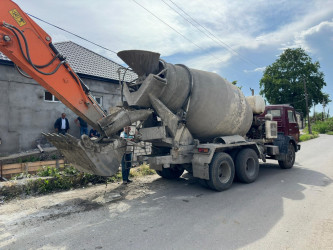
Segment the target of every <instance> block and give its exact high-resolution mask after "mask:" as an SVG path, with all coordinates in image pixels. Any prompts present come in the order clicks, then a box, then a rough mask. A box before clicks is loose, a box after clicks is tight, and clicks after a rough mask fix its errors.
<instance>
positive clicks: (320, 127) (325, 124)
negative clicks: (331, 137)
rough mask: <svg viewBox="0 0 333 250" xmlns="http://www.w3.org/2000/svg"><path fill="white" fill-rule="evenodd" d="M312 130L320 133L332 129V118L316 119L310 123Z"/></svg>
mask: <svg viewBox="0 0 333 250" xmlns="http://www.w3.org/2000/svg"><path fill="white" fill-rule="evenodd" d="M312 130H313V131H316V132H318V133H320V134H325V133H327V132H329V131H333V118H329V119H327V120H326V121H317V122H316V123H315V124H313V125H312Z"/></svg>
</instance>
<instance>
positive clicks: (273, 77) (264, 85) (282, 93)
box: [260, 48, 331, 114]
mask: <svg viewBox="0 0 333 250" xmlns="http://www.w3.org/2000/svg"><path fill="white" fill-rule="evenodd" d="M319 69H320V64H319V62H314V63H313V62H312V59H311V58H310V56H308V55H307V54H306V53H305V51H304V50H303V49H301V48H297V49H286V50H285V51H284V52H283V53H282V54H281V55H280V57H279V58H278V59H277V60H276V61H275V62H274V63H273V64H272V65H270V66H268V67H267V68H266V69H265V71H264V75H263V77H262V78H261V80H260V94H261V95H264V96H265V98H266V99H267V101H268V102H269V103H271V104H291V105H293V106H294V107H295V109H297V110H301V111H302V112H303V114H306V113H307V111H308V110H306V104H305V92H304V83H306V89H307V93H308V102H309V108H310V107H311V106H313V105H315V104H318V103H323V102H325V103H328V102H330V101H331V100H330V99H329V95H328V94H326V93H323V92H322V88H323V87H324V86H326V82H325V80H324V73H323V72H321V71H319Z"/></svg>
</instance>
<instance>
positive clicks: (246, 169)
mask: <svg viewBox="0 0 333 250" xmlns="http://www.w3.org/2000/svg"><path fill="white" fill-rule="evenodd" d="M235 168H236V176H237V180H239V181H240V182H243V183H251V182H254V181H255V180H256V179H257V177H258V174H259V160H258V155H257V153H256V152H255V151H254V150H253V149H251V148H245V149H243V150H241V151H240V152H239V153H238V155H237V157H236V161H235Z"/></svg>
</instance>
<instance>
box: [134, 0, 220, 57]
mask: <svg viewBox="0 0 333 250" xmlns="http://www.w3.org/2000/svg"><path fill="white" fill-rule="evenodd" d="M132 1H133V2H135V3H136V4H137V5H139V6H140V7H141V8H143V9H144V10H146V11H147V12H148V13H150V14H151V15H153V16H154V17H155V18H157V19H158V20H159V21H161V22H162V23H164V24H165V25H167V26H168V27H169V28H170V29H172V30H173V31H175V32H176V33H178V34H179V35H181V36H182V37H183V38H184V39H185V40H187V41H188V42H190V43H192V44H194V45H195V46H196V47H198V48H199V49H201V50H205V49H204V48H202V47H200V46H199V45H197V44H196V43H194V42H193V41H192V40H191V39H189V38H187V37H186V36H185V35H183V34H182V33H180V32H179V31H178V30H176V29H175V28H173V27H172V26H171V25H169V24H168V23H167V22H165V21H163V20H162V19H161V18H159V17H158V16H156V15H155V14H154V13H153V12H151V11H150V10H148V9H147V8H146V7H144V6H143V5H141V4H139V3H138V2H137V1H136V0H132ZM209 54H210V55H211V56H212V57H214V58H215V59H217V60H219V61H221V62H224V61H223V60H221V59H220V58H218V57H216V56H215V55H213V54H211V53H209Z"/></svg>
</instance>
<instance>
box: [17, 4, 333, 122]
mask: <svg viewBox="0 0 333 250" xmlns="http://www.w3.org/2000/svg"><path fill="white" fill-rule="evenodd" d="M14 2H16V3H17V4H18V5H19V6H20V7H21V9H22V10H23V11H25V12H27V13H29V14H31V15H33V16H36V17H38V18H40V19H42V20H45V21H47V22H49V23H52V24H54V25H56V26H59V27H61V28H63V29H65V30H68V31H70V32H73V33H75V34H77V35H79V36H81V37H84V38H86V39H88V40H90V41H92V42H94V43H97V44H99V45H101V46H103V47H106V48H108V49H109V50H111V51H113V52H111V51H109V50H105V49H102V48H100V47H98V46H95V45H93V44H91V43H88V42H86V41H84V40H82V39H79V38H77V37H75V36H73V35H70V34H68V33H66V32H64V31H62V30H59V29H56V28H54V27H52V26H50V25H48V24H45V23H43V22H41V21H39V20H36V19H34V20H35V21H36V22H37V23H38V24H39V25H40V26H41V27H42V28H43V29H44V30H45V31H46V32H47V33H48V34H49V35H50V36H51V37H52V39H53V42H62V41H73V42H75V43H77V44H79V45H82V46H84V47H86V48H88V49H90V50H92V51H94V52H96V53H99V54H101V55H103V56H105V57H107V58H109V59H111V60H113V61H115V62H117V63H120V64H123V62H122V61H121V60H120V59H119V58H118V57H117V55H116V53H114V52H118V51H121V50H129V49H139V50H149V51H154V52H158V53H160V54H161V58H162V59H164V60H166V61H167V62H169V63H174V64H177V63H178V64H185V65H186V66H188V67H190V68H195V69H200V70H205V71H212V72H215V73H217V74H219V75H220V76H222V77H223V78H226V79H227V80H229V81H237V82H238V85H239V86H242V91H243V92H244V94H245V96H249V95H251V91H250V88H252V89H254V91H255V94H259V91H260V88H259V81H260V79H261V78H262V76H263V71H264V69H265V67H267V66H269V65H271V64H272V63H274V62H275V61H276V60H277V59H278V57H279V55H281V53H283V51H284V50H285V49H286V48H302V49H304V50H305V52H306V53H307V54H308V55H309V56H310V57H311V58H312V60H313V62H315V61H319V63H320V66H321V71H322V72H323V73H324V74H325V82H326V84H327V86H326V87H325V88H324V89H323V91H324V92H325V93H328V94H329V95H330V97H331V99H332V100H333V59H332V58H333V0H307V1H304V0H288V1H287V0H247V1H244V0H243V1H240V0H238V1H237V0H234V1H230V0H195V1H193V0H192V1H189V0H187V1H186V0H94V1H88V0H71V1H68V0H57V1H54V0H52V1H51V0H29V1H26V0H15V1H14ZM328 108H329V110H330V115H331V116H332V115H333V102H331V103H330V104H329V106H328V107H326V112H327V110H328ZM322 109H323V108H322V106H321V105H317V106H316V112H321V111H322ZM312 111H313V109H312Z"/></svg>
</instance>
